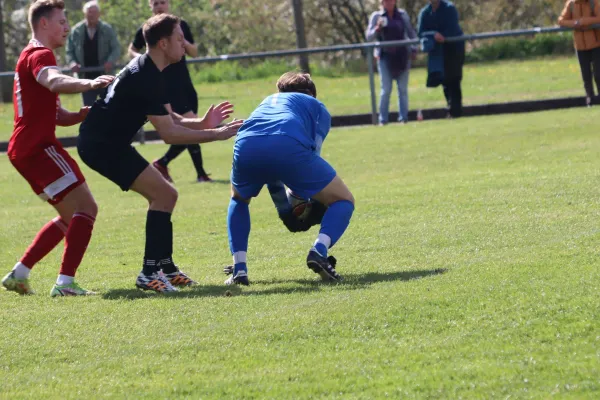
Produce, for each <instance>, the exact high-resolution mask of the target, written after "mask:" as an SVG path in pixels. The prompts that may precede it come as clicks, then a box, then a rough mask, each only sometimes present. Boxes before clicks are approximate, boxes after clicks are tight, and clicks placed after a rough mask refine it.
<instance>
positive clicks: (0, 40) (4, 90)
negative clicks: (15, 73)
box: [0, 2, 13, 103]
mask: <svg viewBox="0 0 600 400" xmlns="http://www.w3.org/2000/svg"><path fill="white" fill-rule="evenodd" d="M7 69H8V68H7V65H6V46H5V45H4V13H3V12H2V2H0V71H2V72H3V71H6V70H7ZM12 89H13V80H12V78H9V77H2V78H0V92H1V94H2V102H4V103H12Z"/></svg>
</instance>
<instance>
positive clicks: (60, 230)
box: [21, 217, 67, 269]
mask: <svg viewBox="0 0 600 400" xmlns="http://www.w3.org/2000/svg"><path fill="white" fill-rule="evenodd" d="M66 232H67V224H65V223H64V221H63V220H62V219H61V218H60V217H56V218H54V219H53V220H52V221H50V222H48V223H47V224H46V225H44V227H43V228H42V229H40V231H39V232H38V234H37V235H36V236H35V239H33V242H31V244H30V245H29V247H28V248H27V250H25V254H24V255H23V258H21V263H23V264H24V265H25V266H26V267H27V268H29V269H31V268H33V266H34V265H35V264H37V263H38V262H39V261H40V260H41V259H42V258H44V257H46V254H48V253H50V252H51V251H52V249H53V248H55V247H56V245H57V244H59V243H60V241H61V240H63V238H64V237H65V233H66Z"/></svg>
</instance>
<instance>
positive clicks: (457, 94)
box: [417, 0, 465, 118]
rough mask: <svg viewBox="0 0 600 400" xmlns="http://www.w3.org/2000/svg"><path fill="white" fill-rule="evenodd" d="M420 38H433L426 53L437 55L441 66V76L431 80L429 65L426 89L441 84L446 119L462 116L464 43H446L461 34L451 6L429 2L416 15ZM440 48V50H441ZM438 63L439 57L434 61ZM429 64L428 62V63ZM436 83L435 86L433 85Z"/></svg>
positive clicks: (441, 0) (436, 0) (439, 0)
mask: <svg viewBox="0 0 600 400" xmlns="http://www.w3.org/2000/svg"><path fill="white" fill-rule="evenodd" d="M417 31H418V34H419V37H421V38H423V37H426V36H427V35H428V34H431V35H432V36H433V39H434V40H435V43H436V44H435V46H434V47H433V49H432V51H430V52H429V57H430V58H431V57H432V56H433V55H434V54H438V53H439V54H440V55H441V56H442V57H439V60H440V62H442V63H443V66H442V67H441V68H439V69H440V70H441V71H443V73H442V74H441V75H442V76H441V77H439V78H441V79H437V78H436V79H432V76H431V73H432V66H433V67H435V64H436V63H431V62H430V63H429V70H430V71H429V72H430V76H429V77H428V84H427V86H429V87H431V86H438V85H439V84H440V83H441V84H442V86H443V88H444V96H445V97H446V102H447V103H448V112H449V116H450V117H453V118H457V117H460V116H461V115H462V89H461V86H460V85H461V81H462V76H463V72H462V70H463V64H464V63H465V42H464V41H458V42H446V38H447V37H455V36H462V35H463V31H462V29H461V27H460V24H459V22H458V11H457V10H456V7H455V6H454V4H452V3H451V2H450V1H447V0H429V4H428V5H426V6H425V7H423V9H422V10H421V12H420V13H419V20H418V23H417ZM440 47H441V48H440ZM436 59H438V57H436ZM430 61H431V60H430ZM433 81H435V83H433Z"/></svg>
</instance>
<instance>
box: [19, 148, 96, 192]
mask: <svg viewBox="0 0 600 400" xmlns="http://www.w3.org/2000/svg"><path fill="white" fill-rule="evenodd" d="M11 162H12V164H13V165H14V167H15V168H16V169H17V171H19V173H20V174H21V175H22V176H23V178H25V180H27V182H28V183H29V185H30V186H31V188H32V189H33V191H34V192H35V194H37V195H38V196H39V197H40V198H41V199H42V200H46V201H48V202H49V203H50V204H56V203H59V202H61V201H62V200H63V199H64V198H65V196H67V195H68V194H69V193H70V192H71V191H72V190H74V189H75V188H76V187H78V186H80V185H81V184H83V183H84V182H85V178H84V177H83V174H82V173H81V170H80V169H79V166H78V165H77V163H76V162H75V160H73V158H72V157H71V156H70V155H69V153H68V152H67V151H66V150H65V149H64V148H63V147H62V146H61V145H60V144H59V143H56V144H55V145H50V146H47V147H45V148H42V149H39V150H38V151H35V152H34V153H31V154H29V155H28V156H26V157H24V158H16V159H11Z"/></svg>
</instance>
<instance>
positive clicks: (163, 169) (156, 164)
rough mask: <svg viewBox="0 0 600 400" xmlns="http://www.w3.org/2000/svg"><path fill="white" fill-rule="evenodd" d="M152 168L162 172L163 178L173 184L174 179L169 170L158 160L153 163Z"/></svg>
mask: <svg viewBox="0 0 600 400" xmlns="http://www.w3.org/2000/svg"><path fill="white" fill-rule="evenodd" d="M152 166H153V167H154V168H156V169H157V170H158V172H160V174H161V175H162V176H163V178H165V179H166V180H167V181H168V182H171V183H173V179H172V178H171V175H169V168H167V167H165V166H164V165H162V164H161V163H159V162H158V160H154V161H152Z"/></svg>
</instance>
